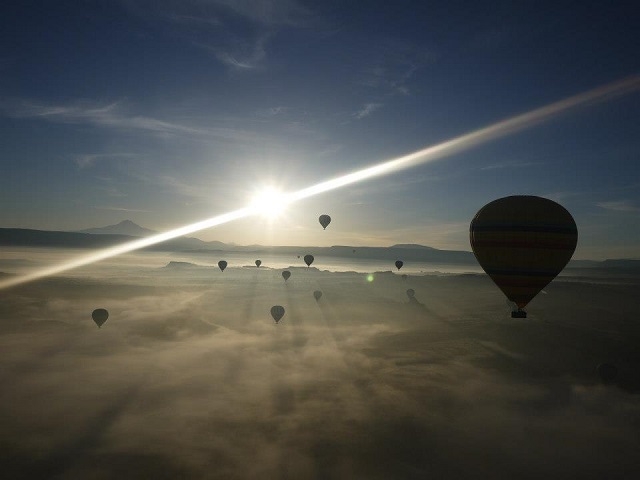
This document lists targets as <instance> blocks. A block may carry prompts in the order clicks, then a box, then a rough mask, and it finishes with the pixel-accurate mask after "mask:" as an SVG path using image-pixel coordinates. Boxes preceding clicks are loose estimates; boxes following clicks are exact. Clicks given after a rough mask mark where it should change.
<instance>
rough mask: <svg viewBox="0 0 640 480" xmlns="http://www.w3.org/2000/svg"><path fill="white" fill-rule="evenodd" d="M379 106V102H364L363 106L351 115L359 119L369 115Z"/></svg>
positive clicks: (380, 105)
mask: <svg viewBox="0 0 640 480" xmlns="http://www.w3.org/2000/svg"><path fill="white" fill-rule="evenodd" d="M380 107H382V104H381V103H366V104H364V106H363V107H362V108H361V109H360V110H358V111H357V112H356V113H354V114H353V116H354V117H355V118H357V119H358V120H361V119H363V118H365V117H368V116H369V115H371V114H372V113H373V112H375V111H376V110H378V109H379V108H380Z"/></svg>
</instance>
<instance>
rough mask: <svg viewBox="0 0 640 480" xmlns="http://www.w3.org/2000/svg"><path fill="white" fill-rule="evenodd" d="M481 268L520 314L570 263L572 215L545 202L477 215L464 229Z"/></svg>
mask: <svg viewBox="0 0 640 480" xmlns="http://www.w3.org/2000/svg"><path fill="white" fill-rule="evenodd" d="M469 237H470V242H471V248H472V249H473V253H474V255H475V256H476V258H477V259H478V262H479V263H480V266H481V267H482V268H483V269H484V271H485V272H487V275H489V276H490V277H491V279H492V280H493V281H494V282H495V284H496V285H498V287H499V288H500V290H502V292H503V293H504V294H505V295H506V296H507V298H508V299H509V300H511V301H512V302H514V303H515V304H516V305H517V306H518V310H517V311H515V312H512V313H511V316H512V317H514V318H525V317H526V316H527V315H526V313H525V312H524V311H523V310H522V309H523V308H524V307H525V306H526V305H527V304H528V303H529V302H530V301H531V300H532V299H533V297H535V296H536V295H537V294H538V292H540V290H542V289H543V288H544V287H545V286H546V285H547V284H549V282H551V280H553V279H554V278H555V277H556V276H557V275H558V274H559V273H560V272H561V271H562V269H563V268H564V267H565V265H566V264H567V263H568V262H569V260H570V259H571V256H572V255H573V252H574V251H575V249H576V244H577V242H578V229H577V227H576V223H575V221H574V220H573V217H572V216H571V214H570V213H569V212H568V211H567V210H566V209H565V208H564V207H563V206H561V205H559V204H557V203H556V202H554V201H552V200H549V199H547V198H542V197H535V196H512V197H505V198H499V199H498V200H494V201H493V202H490V203H488V204H487V205H485V206H484V207H482V208H481V209H480V211H479V212H478V213H477V214H476V216H475V217H474V219H473V220H472V221H471V226H470V227H469Z"/></svg>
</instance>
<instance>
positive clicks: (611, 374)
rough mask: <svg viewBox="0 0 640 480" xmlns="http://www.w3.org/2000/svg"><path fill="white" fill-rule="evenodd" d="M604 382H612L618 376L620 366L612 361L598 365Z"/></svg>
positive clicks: (597, 369)
mask: <svg viewBox="0 0 640 480" xmlns="http://www.w3.org/2000/svg"><path fill="white" fill-rule="evenodd" d="M596 371H597V372H598V376H599V377H600V380H602V383H612V382H613V381H614V380H615V379H616V377H617V376H618V367H616V366H615V365H613V364H611V363H601V364H600V365H598V366H597V367H596Z"/></svg>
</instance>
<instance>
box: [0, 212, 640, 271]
mask: <svg viewBox="0 0 640 480" xmlns="http://www.w3.org/2000/svg"><path fill="white" fill-rule="evenodd" d="M125 231H126V232H136V233H138V234H143V235H131V234H122V233H117V232H125ZM91 232H101V233H91ZM155 233H157V232H155V231H153V230H150V229H148V228H144V227H141V226H139V225H137V224H135V223H134V222H132V221H130V220H124V221H122V222H120V223H118V224H116V225H109V226H107V227H101V228H90V229H86V230H83V231H81V232H63V231H50V230H31V229H24V228H0V246H23V247H53V248H104V247H110V246H113V245H118V244H122V243H126V242H130V241H132V240H137V239H139V238H140V237H141V236H148V235H150V234H155ZM145 250H154V251H166V252H191V253H209V252H235V253H254V254H265V255H268V254H278V255H305V254H307V253H313V254H314V255H316V256H320V255H323V256H332V257H341V258H351V259H380V260H393V261H395V260H403V261H405V262H407V261H409V262H410V261H415V262H429V263H442V264H462V265H477V261H476V258H475V256H474V255H473V253H472V252H468V251H463V250H439V249H436V248H433V247H427V246H425V245H419V244H396V245H392V246H390V247H358V246H347V245H333V246H331V247H316V246H296V245H288V246H265V245H246V246H243V245H229V244H226V243H223V242H219V241H210V242H205V241H203V240H200V239H197V238H190V237H179V238H174V239H172V240H167V241H166V242H162V243H158V244H156V245H152V246H150V247H147V248H145ZM174 267H178V265H174V266H172V267H171V268H174ZM567 267H568V268H598V269H602V268H607V269H612V270H621V269H624V270H627V269H633V270H640V260H637V259H610V260H605V261H596V260H571V261H570V262H569V265H568V266H567Z"/></svg>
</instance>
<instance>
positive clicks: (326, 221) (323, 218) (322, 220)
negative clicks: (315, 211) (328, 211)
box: [318, 215, 331, 230]
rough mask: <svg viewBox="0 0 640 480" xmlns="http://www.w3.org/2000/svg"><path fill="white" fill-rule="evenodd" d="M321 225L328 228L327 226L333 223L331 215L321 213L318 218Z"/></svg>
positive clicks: (324, 228)
mask: <svg viewBox="0 0 640 480" xmlns="http://www.w3.org/2000/svg"><path fill="white" fill-rule="evenodd" d="M318 221H319V222H320V225H322V229H323V230H326V228H327V226H328V225H329V224H330V223H331V217H330V216H329V215H320V218H318Z"/></svg>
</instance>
